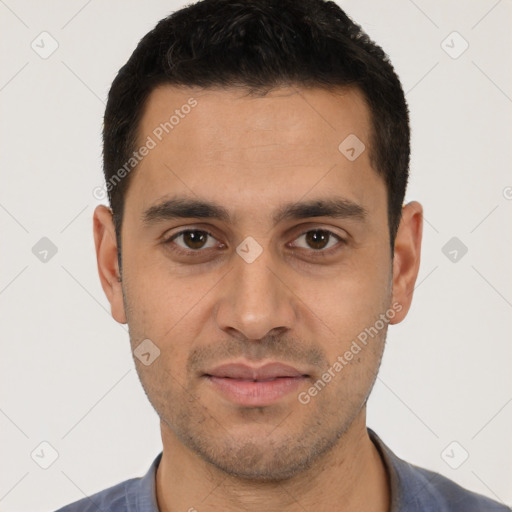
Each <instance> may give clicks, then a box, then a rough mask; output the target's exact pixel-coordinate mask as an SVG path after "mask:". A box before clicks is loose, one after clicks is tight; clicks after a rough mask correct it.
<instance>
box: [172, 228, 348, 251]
mask: <svg viewBox="0 0 512 512" xmlns="http://www.w3.org/2000/svg"><path fill="white" fill-rule="evenodd" d="M315 231H321V232H323V233H327V235H328V236H329V242H330V240H331V237H334V238H336V239H338V244H336V245H335V246H334V247H330V248H329V249H316V250H315V249H310V250H309V252H312V253H313V254H314V257H320V258H324V257H328V256H330V255H331V254H332V253H333V252H336V251H338V250H339V246H340V245H341V246H343V245H346V244H347V241H346V240H345V239H343V238H342V237H340V236H339V235H337V234H336V233H334V232H332V231H330V230H328V229H321V228H316V229H308V230H307V231H303V232H302V233H301V234H299V235H298V236H297V237H296V238H295V240H297V239H298V238H300V237H302V236H304V235H307V234H308V233H311V232H315ZM190 232H192V233H194V232H196V233H204V234H205V235H207V236H209V237H211V238H213V239H215V240H216V238H215V236H214V235H213V234H212V233H210V232H209V231H206V230H204V229H185V230H183V231H179V232H178V233H174V234H173V235H171V236H170V237H168V238H166V239H164V240H163V243H164V244H165V245H167V246H168V247H169V248H170V249H171V250H172V251H173V252H175V253H177V254H179V255H181V256H189V257H190V256H191V257H198V256H202V255H203V253H205V252H207V251H208V250H209V249H213V248H212V247H209V248H208V249H197V250H193V249H189V250H186V249H183V248H182V247H180V246H178V245H176V244H175V243H174V244H172V243H171V242H174V240H175V239H176V238H178V237H179V236H181V235H184V234H185V233H190ZM329 242H328V243H329ZM172 245H174V246H173V247H172ZM222 245H223V246H224V244H222ZM298 249H299V250H303V251H304V250H305V251H308V249H304V248H303V247H298Z"/></svg>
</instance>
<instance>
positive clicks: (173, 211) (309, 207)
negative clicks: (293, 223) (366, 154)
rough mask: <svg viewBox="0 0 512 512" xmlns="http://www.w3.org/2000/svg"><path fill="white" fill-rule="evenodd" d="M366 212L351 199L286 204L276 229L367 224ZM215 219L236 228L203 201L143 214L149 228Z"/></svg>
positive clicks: (222, 211)
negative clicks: (321, 222)
mask: <svg viewBox="0 0 512 512" xmlns="http://www.w3.org/2000/svg"><path fill="white" fill-rule="evenodd" d="M367 216H368V211H367V209H366V208H364V207H363V206H361V205H360V204H357V203H355V202H353V201H351V200H349V199H345V198H342V197H328V198H322V199H314V200H310V201H303V202H292V203H286V204H284V205H282V206H280V207H279V208H278V209H277V210H276V211H275V212H274V214H273V215H272V220H273V222H274V225H276V224H278V223H280V222H282V221H285V220H299V219H307V218H311V217H331V218H334V219H355V220H359V221H364V220H366V218H367ZM187 218H196V219H215V220H219V221H222V222H225V223H227V224H234V223H235V222H234V221H235V217H234V216H233V215H232V214H231V213H230V212H229V210H227V209H226V208H225V207H224V206H222V205H220V204H217V203H215V202H213V201H209V200H204V199H192V198H186V197H173V198H170V199H166V200H164V201H162V202H160V203H158V204H156V205H153V206H151V207H149V208H148V209H147V210H145V211H144V213H143V214H142V220H143V222H144V224H145V225H147V226H149V225H152V224H156V223H158V222H163V221H168V220H173V219H187Z"/></svg>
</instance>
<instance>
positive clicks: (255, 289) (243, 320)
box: [216, 249, 298, 340]
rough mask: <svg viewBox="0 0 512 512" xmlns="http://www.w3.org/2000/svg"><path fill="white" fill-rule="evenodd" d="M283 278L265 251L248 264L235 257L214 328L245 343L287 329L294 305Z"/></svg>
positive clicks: (224, 287) (220, 300)
mask: <svg viewBox="0 0 512 512" xmlns="http://www.w3.org/2000/svg"><path fill="white" fill-rule="evenodd" d="M284 277H285V276H284V275H280V272H279V267H278V266H276V265H275V264H273V262H272V259H271V257H270V254H269V250H268V249H265V250H264V251H263V253H262V254H261V255H260V256H259V257H258V258H257V259H256V260H255V261H253V262H252V263H247V262H246V261H244V260H243V259H242V258H240V257H236V258H235V261H234V269H233V270H232V271H231V272H229V274H228V276H227V278H228V280H227V282H226V281H225V284H224V286H223V288H222V290H223V294H222V296H221V297H220V298H219V301H218V304H217V307H216V322H217V325H218V327H219V328H220V329H222V330H223V331H225V332H227V333H228V334H230V335H231V336H238V337H241V338H244V339H249V340H261V339H263V338H265V337H266V336H269V335H276V334H283V333H284V332H285V331H287V330H289V329H291V328H292V326H293V325H294V323H295V322H296V320H297V307H298V305H297V302H296V301H297V299H296V297H295V295H294V294H293V292H292V290H291V289H290V284H288V283H286V281H285V279H284ZM274 331H275V332H274Z"/></svg>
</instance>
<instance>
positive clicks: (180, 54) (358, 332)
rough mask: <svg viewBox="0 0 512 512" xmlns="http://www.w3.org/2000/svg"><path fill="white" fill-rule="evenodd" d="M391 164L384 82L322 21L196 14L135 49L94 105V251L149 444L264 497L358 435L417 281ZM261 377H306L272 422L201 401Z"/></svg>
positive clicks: (366, 44) (341, 31)
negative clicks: (273, 484) (265, 485)
mask: <svg viewBox="0 0 512 512" xmlns="http://www.w3.org/2000/svg"><path fill="white" fill-rule="evenodd" d="M142 148H145V149H142ZM408 165H409V121H408V111H407V105H406V102H405V98H404V94H403V90H402V88H401V85H400V82H399V79H398V77H397V76H396V74H395V72H394V70H393V68H392V66H391V64H390V62H389V60H388V59H387V57H386V55H385V54H384V52H383V51H382V49H381V48H380V47H378V46H377V45H376V44H375V43H373V42H372V41H371V40H370V39H369V38H368V36H367V35H366V34H365V33H364V32H363V31H362V30H361V28H360V27H359V26H358V25H356V24H355V23H353V22H352V21H351V20H350V19H349V18H348V17H347V15H346V14H345V13H344V12H343V11H342V10H341V9H340V8H339V7H338V6H337V5H336V4H334V3H332V2H324V1H322V0H259V1H231V0H227V1H226V0H204V1H202V2H199V3H197V4H193V5H191V6H188V7H186V8H184V9H182V10H180V11H178V12H176V13H174V14H172V15H171V16H169V17H167V18H165V19H163V20H162V21H160V22H159V23H158V24H157V26H156V27H155V28H154V29H153V30H152V31H151V32H149V33H148V34H147V35H146V36H145V37H144V38H143V39H142V40H141V41H140V43H139V45H138V46H137V48H136V50H135V51H134V52H133V54H132V56H131V57H130V59H129V60H128V62H127V63H126V64H125V65H124V66H123V67H122V68H121V70H120V71H119V73H118V75H117V77H116V78H115V80H114V82H113V84H112V87H111V90H110V93H109V97H108V103H107V108H106V112H105V121H104V171H105V177H106V182H107V190H108V192H109V199H110V205H111V210H108V209H106V208H104V207H98V209H97V210H96V213H95V239H96V247H97V257H98V266H99V271H100V278H101V281H102V285H103V288H104V290H105V292H106V294H107V297H108V298H109V300H110V302H111V305H112V312H113V316H114V317H115V319H116V320H118V321H119V322H127V323H128V325H129V329H130V340H131V344H132V349H134V350H135V353H136V354H137V347H139V346H142V347H145V348H144V350H146V352H148V351H149V353H152V354H153V356H150V358H149V360H151V361H152V362H151V364H149V365H146V364H144V363H143V362H142V361H140V360H139V359H138V358H137V357H136V358H135V362H136V365H137V369H138V372H139V376H140V378H141V382H142V384H143V386H144V389H145V391H146V394H147V395H148V398H149V400H150V401H151V403H152V404H153V406H154V407H155V409H156V411H157V412H158V414H159V416H160V419H161V422H162V430H163V435H164V436H168V439H171V438H173V439H175V440H179V442H181V443H182V444H183V446H185V447H186V448H187V449H188V450H190V452H191V453H195V454H198V455H199V456H200V457H201V458H202V459H203V460H205V461H207V462H209V463H211V464H213V465H214V466H216V467H218V468H220V469H222V470H223V471H225V472H227V473H230V474H233V475H237V476H240V477H245V478H257V479H263V480H265V479H266V480H275V479H280V478H289V477H291V476H293V475H294V474H296V473H297V472H299V471H301V470H304V469H306V468H307V467H310V466H311V465H312V464H314V462H315V461H317V460H318V459H319V458H320V457H321V456H322V454H325V453H327V452H328V451H329V449H331V448H332V447H333V446H335V445H336V444H337V443H338V442H339V440H340V438H342V437H343V435H344V433H345V432H347V431H348V430H349V429H350V427H351V426H352V425H353V424H354V422H356V421H358V420H359V421H360V420H361V417H362V415H363V414H364V407H365V404H366V400H367V398H368V395H369V393H370V391H371V388H372V386H373V383H374V381H375V377H376V374H377V371H378V367H379V364H380V360H381V356H382V351H383V347H384V341H385V336H386V332H387V327H388V324H390V323H397V322H399V321H401V320H402V319H403V317H404V316H405V314H406V313H407V310H408V308H409V305H410V301H411V297H412V290H413V287H414V281H415V279H416V275H417V271H418V265H419V250H420V242H421V207H420V206H419V205H418V204H417V203H415V204H411V205H407V206H406V207H403V199H404V194H405V189H406V185H407V179H408ZM122 169H124V171H120V170H122ZM364 333H366V336H365V334H364ZM144 340H151V341H150V342H147V341H145V342H144V343H145V345H140V344H141V343H142V342H143V341H144ZM148 343H149V344H148ZM348 352H350V353H352V356H350V355H349V354H348ZM157 354H158V357H157V358H155V359H154V361H153V357H154V356H155V355H157ZM345 355H346V357H344V356H345ZM340 357H341V360H342V361H343V362H342V361H341V360H340ZM271 361H278V362H282V363H286V364H289V365H292V366H294V367H295V368H296V369H297V370H298V371H299V372H300V373H301V375H305V376H306V377H304V378H303V379H302V380H301V381H300V382H299V383H298V384H297V382H295V383H294V385H295V386H296V388H294V392H290V393H287V394H285V396H283V397H282V398H280V399H279V400H276V401H274V402H272V403H268V404H267V403H258V402H257V401H256V402H254V403H251V404H247V403H244V404H240V403H237V402H236V400H235V401H233V400H231V399H229V398H226V396H225V395H224V394H223V393H222V392H220V391H219V389H218V388H216V387H215V385H212V381H211V379H210V375H211V372H212V370H213V369H214V368H215V367H217V366H219V365H221V364H223V363H227V362H245V363H247V362H250V363H251V364H254V365H255V366H260V365H262V364H263V363H266V362H271ZM336 362H338V365H335V363H336ZM339 365H341V369H340V366H339ZM326 372H327V373H328V374H330V378H329V377H327V376H326V375H327V374H326ZM324 377H325V378H324ZM326 380H327V381H328V382H325V381H326ZM319 381H322V382H324V385H322V384H319ZM315 384H316V389H317V392H314V391H313V390H312V387H315ZM320 388H321V389H320ZM308 397H309V398H308Z"/></svg>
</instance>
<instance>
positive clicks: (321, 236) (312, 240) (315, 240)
mask: <svg viewBox="0 0 512 512" xmlns="http://www.w3.org/2000/svg"><path fill="white" fill-rule="evenodd" d="M301 238H304V241H305V243H306V247H304V246H302V248H303V249H313V250H315V251H322V250H325V249H330V248H331V247H333V246H334V245H336V242H337V241H342V239H341V237H339V236H338V235H335V234H334V233H333V232H332V231H328V230H325V229H314V230H311V231H307V232H306V233H303V234H302V235H300V236H299V237H298V238H297V239H296V240H300V239H301ZM331 241H333V242H334V243H331ZM295 247H301V246H300V245H295Z"/></svg>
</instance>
